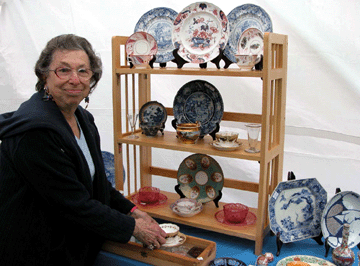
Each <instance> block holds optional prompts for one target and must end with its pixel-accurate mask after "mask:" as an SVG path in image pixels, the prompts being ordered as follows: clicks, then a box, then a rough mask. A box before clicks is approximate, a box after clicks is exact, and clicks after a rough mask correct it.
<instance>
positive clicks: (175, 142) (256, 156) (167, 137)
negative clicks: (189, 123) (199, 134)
mask: <svg viewBox="0 0 360 266" xmlns="http://www.w3.org/2000/svg"><path fill="white" fill-rule="evenodd" d="M124 135H125V134H124ZM127 135H128V134H127ZM135 135H137V136H139V138H137V139H130V138H127V136H124V137H122V138H120V139H118V143H125V144H133V145H139V146H147V147H153V148H161V149H170V150H178V151H185V152H192V153H203V154H208V155H216V156H223V157H230V158H238V159H246V160H254V161H260V153H247V152H245V149H246V148H248V147H249V145H248V143H247V140H244V139H243V140H239V142H240V143H241V146H240V147H239V148H238V149H236V150H234V151H220V150H217V149H215V148H213V147H212V146H211V145H210V143H211V142H212V137H211V136H205V137H204V138H203V139H199V140H198V141H197V142H196V143H195V144H185V143H182V142H181V141H180V140H179V139H178V138H177V137H176V132H170V131H165V132H164V135H163V136H162V135H161V134H160V133H158V135H157V136H155V137H148V136H145V135H144V134H141V133H135ZM260 146H261V143H260V142H259V143H258V147H257V148H258V149H260Z"/></svg>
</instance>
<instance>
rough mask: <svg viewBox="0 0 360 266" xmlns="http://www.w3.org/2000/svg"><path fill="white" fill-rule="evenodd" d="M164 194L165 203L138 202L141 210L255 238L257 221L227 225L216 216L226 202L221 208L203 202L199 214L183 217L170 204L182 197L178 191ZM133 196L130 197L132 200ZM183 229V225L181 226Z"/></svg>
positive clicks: (158, 216) (190, 223) (203, 227)
mask: <svg viewBox="0 0 360 266" xmlns="http://www.w3.org/2000/svg"><path fill="white" fill-rule="evenodd" d="M161 193H162V194H164V195H166V197H167V201H166V203H164V204H161V205H157V206H151V207H147V206H141V204H138V205H137V206H138V207H139V209H140V210H142V211H145V212H147V213H149V214H150V215H151V216H152V217H155V218H159V219H163V220H167V221H171V222H173V223H177V224H178V223H180V224H185V225H189V226H194V227H197V228H202V229H206V230H210V231H214V232H218V233H222V234H227V235H232V236H236V237H241V238H246V239H250V240H255V236H256V223H254V224H252V225H246V226H237V225H226V224H223V223H220V222H218V221H217V220H216V218H215V213H216V212H218V211H220V210H222V209H223V206H224V205H225V204H226V203H223V202H219V208H217V207H216V206H215V204H214V202H212V201H211V202H207V203H205V204H203V210H202V212H200V213H199V214H197V215H195V216H192V217H181V216H179V215H177V214H175V213H174V212H173V211H172V210H171V209H170V205H171V204H172V203H174V202H175V201H176V200H178V199H179V198H180V196H179V195H178V194H176V193H172V192H166V191H161ZM131 197H132V195H131V196H128V198H129V199H130V200H131ZM249 211H250V212H252V213H254V214H255V215H257V209H254V208H249ZM180 230H181V226H180ZM264 231H265V232H264V234H265V235H266V234H267V232H268V228H264Z"/></svg>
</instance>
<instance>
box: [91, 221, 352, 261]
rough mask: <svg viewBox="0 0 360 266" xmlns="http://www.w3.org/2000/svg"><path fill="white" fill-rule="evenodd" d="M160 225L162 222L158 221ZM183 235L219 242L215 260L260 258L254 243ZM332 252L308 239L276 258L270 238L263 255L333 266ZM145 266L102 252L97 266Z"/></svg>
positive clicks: (186, 229)
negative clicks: (297, 257)
mask: <svg viewBox="0 0 360 266" xmlns="http://www.w3.org/2000/svg"><path fill="white" fill-rule="evenodd" d="M159 222H161V221H159ZM179 226H180V231H181V232H182V233H184V234H186V235H191V236H195V237H200V238H204V239H207V240H211V241H214V242H216V258H219V257H232V258H236V259H239V260H241V261H243V262H245V263H246V264H247V265H255V262H256V258H257V256H256V255H255V254H254V250H255V242H254V241H250V240H247V239H242V238H238V237H234V236H229V235H225V234H219V233H215V232H211V231H207V230H202V229H199V228H194V227H190V226H185V225H181V224H179ZM323 241H324V240H323ZM332 250H333V249H332V248H330V250H329V254H328V256H327V257H325V245H319V244H318V243H316V242H315V240H313V239H305V240H301V241H296V242H293V243H285V244H283V245H282V247H281V251H280V255H279V256H276V252H277V247H276V237H275V236H272V235H270V234H268V235H267V236H266V237H265V238H264V244H263V253H265V252H271V253H273V254H274V257H275V260H274V261H273V262H272V263H270V264H269V266H276V264H277V262H278V261H280V260H281V259H283V258H285V257H287V256H292V255H310V256H315V257H318V258H322V259H326V260H328V261H330V262H332V258H331V254H332ZM353 251H354V253H355V263H354V265H358V259H357V252H358V248H357V247H355V248H353ZM105 265H108V266H109V265H111V266H118V265H128V266H135V265H137V266H138V265H139V266H144V265H149V264H146V263H142V262H139V261H135V260H132V259H128V258H126V257H123V256H119V255H115V254H112V253H108V252H104V251H101V252H100V254H99V255H98V257H97V260H96V263H95V266H105Z"/></svg>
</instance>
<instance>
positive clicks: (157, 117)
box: [139, 101, 167, 124]
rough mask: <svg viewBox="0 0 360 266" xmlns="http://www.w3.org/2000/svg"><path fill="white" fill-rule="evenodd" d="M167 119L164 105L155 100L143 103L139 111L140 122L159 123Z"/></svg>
mask: <svg viewBox="0 0 360 266" xmlns="http://www.w3.org/2000/svg"><path fill="white" fill-rule="evenodd" d="M166 119H167V112H166V109H165V107H164V106H163V105H162V104H161V103H159V102H157V101H150V102H147V103H145V104H144V105H143V106H142V107H141V108H140V111H139V121H140V123H159V124H164V123H165V122H166Z"/></svg>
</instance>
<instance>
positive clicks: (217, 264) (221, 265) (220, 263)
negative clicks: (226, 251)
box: [209, 257, 246, 266]
mask: <svg viewBox="0 0 360 266" xmlns="http://www.w3.org/2000/svg"><path fill="white" fill-rule="evenodd" d="M228 265H231V266H246V263H245V262H242V261H241V260H238V259H235V258H226V257H224V258H217V259H214V260H212V261H211V262H210V263H209V266H228Z"/></svg>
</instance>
